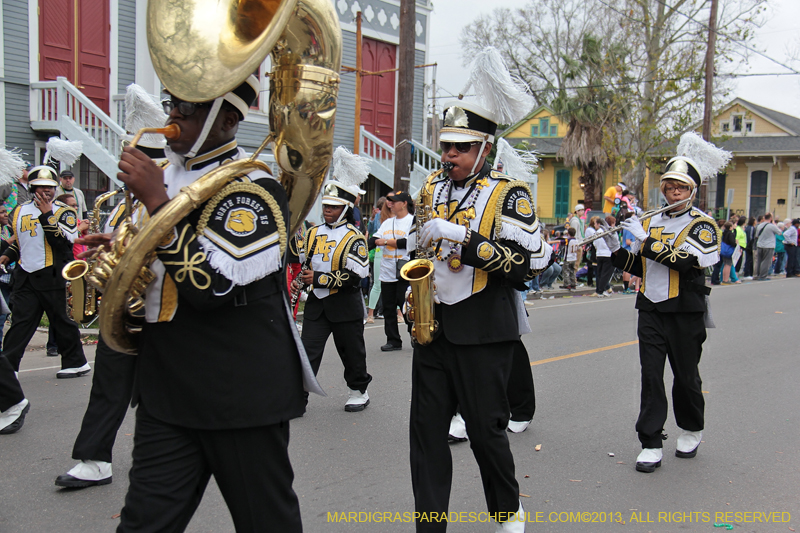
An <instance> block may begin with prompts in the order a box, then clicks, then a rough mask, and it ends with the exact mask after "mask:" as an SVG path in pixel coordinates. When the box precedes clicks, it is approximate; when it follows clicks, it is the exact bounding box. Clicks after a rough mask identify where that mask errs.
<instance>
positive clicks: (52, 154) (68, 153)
mask: <svg viewBox="0 0 800 533" xmlns="http://www.w3.org/2000/svg"><path fill="white" fill-rule="evenodd" d="M45 149H46V150H47V152H45V157H44V164H45V165H46V164H47V163H48V161H49V160H50V159H54V160H56V161H58V162H60V163H62V164H63V165H64V166H66V167H71V166H72V165H74V164H75V161H77V160H78V158H79V157H80V156H81V154H82V153H83V142H81V141H67V140H64V139H60V138H58V137H50V139H49V140H48V141H47V144H46V145H45Z"/></svg>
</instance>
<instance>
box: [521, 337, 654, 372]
mask: <svg viewBox="0 0 800 533" xmlns="http://www.w3.org/2000/svg"><path fill="white" fill-rule="evenodd" d="M634 344H639V341H638V340H635V341H630V342H623V343H622V344H614V345H612V346H605V347H603V348H595V349H594V350H586V351H585V352H575V353H571V354H567V355H559V356H558V357H551V358H550V359H539V360H538V361H533V362H532V363H531V366H535V365H543V364H545V363H552V362H553V361H561V360H562V359H570V358H571V357H579V356H581V355H589V354H590V353H597V352H605V351H606V350H614V349H616V348H624V347H625V346H633V345H634Z"/></svg>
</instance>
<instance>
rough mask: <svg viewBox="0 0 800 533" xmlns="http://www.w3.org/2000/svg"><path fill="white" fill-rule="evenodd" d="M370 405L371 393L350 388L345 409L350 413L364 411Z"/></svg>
mask: <svg viewBox="0 0 800 533" xmlns="http://www.w3.org/2000/svg"><path fill="white" fill-rule="evenodd" d="M368 405H369V393H367V391H364V392H361V391H360V390H353V389H350V398H348V399H347V403H345V404H344V410H345V411H347V412H348V413H357V412H358V411H363V410H364V409H366V407H367V406H368Z"/></svg>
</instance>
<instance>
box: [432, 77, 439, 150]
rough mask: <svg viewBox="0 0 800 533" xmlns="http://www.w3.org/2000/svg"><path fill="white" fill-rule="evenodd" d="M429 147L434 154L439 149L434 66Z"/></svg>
mask: <svg viewBox="0 0 800 533" xmlns="http://www.w3.org/2000/svg"><path fill="white" fill-rule="evenodd" d="M431 111H432V113H431V146H430V149H431V150H433V151H434V152H435V151H436V150H438V149H439V113H438V112H437V111H436V66H434V67H433V83H432V84H431Z"/></svg>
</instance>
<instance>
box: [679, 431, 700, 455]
mask: <svg viewBox="0 0 800 533" xmlns="http://www.w3.org/2000/svg"><path fill="white" fill-rule="evenodd" d="M702 438H703V432H702V431H686V430H685V429H684V430H683V432H682V433H681V434H680V436H679V437H678V443H677V445H676V448H675V457H680V458H681V459H691V458H692V457H694V456H695V455H697V448H698V447H700V441H701V440H702Z"/></svg>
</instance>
